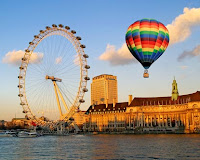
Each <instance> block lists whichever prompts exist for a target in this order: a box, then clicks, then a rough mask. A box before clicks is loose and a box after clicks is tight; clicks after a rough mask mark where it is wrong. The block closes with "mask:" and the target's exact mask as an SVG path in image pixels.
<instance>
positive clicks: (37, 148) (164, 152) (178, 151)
mask: <svg viewBox="0 0 200 160" xmlns="http://www.w3.org/2000/svg"><path fill="white" fill-rule="evenodd" d="M0 159H2V160H4V159H5V160H6V159H8V160H23V159H26V160H33V159H37V160H41V159H48V160H49V159H56V160H57V159H58V160H61V159H69V160H70V159H77V160H78V159H86V160H90V159H91V160H95V159H113V160H114V159H120V160H123V159H131V160H138V159H139V160H140V159H145V160H148V159H163V160H173V159H177V160H190V159H193V160H200V135H184V134H180V135H173V134H167V135H70V136H42V137H38V138H17V137H10V138H0Z"/></svg>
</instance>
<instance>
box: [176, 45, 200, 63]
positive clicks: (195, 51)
mask: <svg viewBox="0 0 200 160" xmlns="http://www.w3.org/2000/svg"><path fill="white" fill-rule="evenodd" d="M199 55H200V45H198V46H196V47H195V48H194V49H193V50H191V51H184V52H183V53H182V54H181V55H180V56H179V57H178V61H182V60H183V59H185V58H192V57H196V56H199Z"/></svg>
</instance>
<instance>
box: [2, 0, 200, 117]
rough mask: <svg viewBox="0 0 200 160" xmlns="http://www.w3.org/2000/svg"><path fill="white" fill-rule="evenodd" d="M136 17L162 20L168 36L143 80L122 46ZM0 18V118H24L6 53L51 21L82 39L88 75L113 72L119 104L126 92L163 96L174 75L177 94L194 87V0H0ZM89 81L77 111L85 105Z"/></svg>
mask: <svg viewBox="0 0 200 160" xmlns="http://www.w3.org/2000/svg"><path fill="white" fill-rule="evenodd" d="M142 18H153V19H156V20H158V21H160V22H162V23H163V24H164V25H165V26H166V27H167V28H168V29H169V34H170V43H169V46H168V48H167V49H166V51H165V53H164V54H163V55H162V56H161V57H160V58H159V59H158V60H157V61H156V62H155V63H154V64H153V65H152V66H151V67H150V69H149V74H150V77H149V79H144V78H143V71H144V69H143V67H142V66H141V64H139V63H138V62H137V61H136V60H134V59H133V58H132V55H131V54H130V53H129V52H128V50H127V47H126V45H125V33H126V30H127V28H128V27H129V25H130V24H132V23H134V22H135V21H136V20H139V19H142ZM0 19H1V26H0V35H1V36H0V73H1V79H0V88H1V90H0V97H1V101H0V120H1V119H5V120H10V119H11V118H13V117H15V115H16V116H17V117H23V116H24V115H23V114H22V113H21V112H22V107H21V106H20V105H19V103H20V100H19V97H18V96H17V95H18V88H17V85H18V78H17V76H18V75H19V69H18V67H19V66H18V65H19V63H18V61H15V62H17V63H15V65H13V64H14V63H13V61H12V56H13V55H15V53H16V52H18V54H17V55H20V54H21V52H20V50H22V51H23V50H24V49H26V48H27V47H28V43H29V42H30V41H32V40H33V36H34V35H36V34H38V33H39V30H41V29H44V28H45V27H46V26H51V25H52V24H63V25H69V26H70V27H71V29H74V30H76V31H77V35H78V36H81V37H82V43H83V44H85V45H86V49H85V52H86V53H87V54H88V55H89V56H90V57H89V59H88V64H89V65H90V66H91V69H90V70H89V77H90V78H92V77H94V76H97V75H100V74H112V75H115V76H117V79H118V97H119V102H125V101H126V102H127V101H128V95H129V94H132V95H133V97H154V96H169V95H171V84H172V81H173V79H174V76H175V78H176V80H177V83H178V90H179V94H180V95H183V94H189V93H194V92H196V91H197V90H200V83H199V81H200V74H199V68H200V57H199V55H200V38H199V37H200V1H199V0H176V1H173V0H168V1H160V0H152V1H148V0H141V1H132V0H124V1H122V0H115V1H106V0H103V1H97V0H94V1H89V0H86V1H81V0H74V1H64V0H60V1H56V2H55V1H53V0H48V1H47V0H43V1H39V0H36V1H25V0H21V1H14V0H8V1H2V2H0ZM8 53H10V54H8ZM6 54H7V57H6ZM9 55H12V56H9ZM8 56H9V57H8ZM15 58H16V57H15ZM57 61H58V62H59V61H60V60H57ZM102 66H103V67H102ZM91 82H92V81H91V80H90V81H89V83H88V85H87V88H88V89H89V92H88V93H87V94H86V96H85V98H84V99H85V100H86V103H84V104H82V105H81V109H82V110H86V109H87V108H88V107H89V105H90V83H91Z"/></svg>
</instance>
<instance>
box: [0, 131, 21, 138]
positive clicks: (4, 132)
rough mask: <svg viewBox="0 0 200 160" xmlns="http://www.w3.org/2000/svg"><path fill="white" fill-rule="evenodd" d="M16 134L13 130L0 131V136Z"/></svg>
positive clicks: (13, 135)
mask: <svg viewBox="0 0 200 160" xmlns="http://www.w3.org/2000/svg"><path fill="white" fill-rule="evenodd" d="M16 134H17V133H16V132H14V131H3V132H0V137H15V136H16Z"/></svg>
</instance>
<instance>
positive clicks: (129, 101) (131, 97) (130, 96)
mask: <svg viewBox="0 0 200 160" xmlns="http://www.w3.org/2000/svg"><path fill="white" fill-rule="evenodd" d="M132 100H133V96H132V95H129V96H128V105H130V104H131V102H132Z"/></svg>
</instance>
